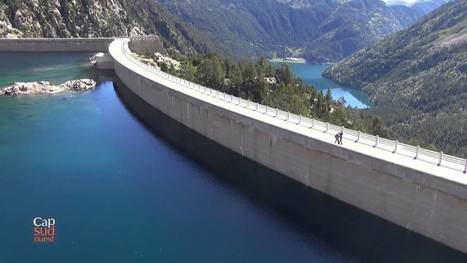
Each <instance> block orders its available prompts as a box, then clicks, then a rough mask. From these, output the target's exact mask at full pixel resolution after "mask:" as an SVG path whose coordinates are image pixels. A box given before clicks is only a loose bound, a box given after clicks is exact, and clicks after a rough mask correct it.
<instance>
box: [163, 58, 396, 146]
mask: <svg viewBox="0 0 467 263" xmlns="http://www.w3.org/2000/svg"><path fill="white" fill-rule="evenodd" d="M172 57H173V58H175V59H176V60H177V61H179V62H180V63H181V64H180V66H179V67H174V66H168V64H167V63H159V67H160V68H161V69H162V70H163V71H165V72H168V73H170V74H172V75H175V76H178V77H180V78H183V79H186V80H190V81H192V82H195V83H198V84H200V85H204V86H207V87H210V88H212V89H216V90H219V91H221V92H225V93H227V94H230V95H234V96H238V97H241V98H242V99H247V100H250V101H252V102H258V103H261V104H263V105H267V106H270V107H274V108H279V109H281V110H283V111H289V112H291V113H294V114H301V115H302V116H306V117H312V118H316V119H319V120H321V121H325V122H330V123H332V124H335V125H338V126H344V127H346V128H350V129H354V130H360V131H363V132H367V133H371V134H375V135H380V136H384V137H389V136H390V134H389V133H388V132H387V131H386V129H385V128H384V124H383V122H382V121H381V119H379V118H377V117H375V116H373V115H371V114H369V113H368V112H367V111H361V110H355V109H351V108H348V107H346V106H345V102H343V101H336V100H333V99H332V96H331V91H330V90H327V92H324V93H323V92H322V91H319V90H318V89H316V88H315V87H313V86H310V85H307V84H305V83H304V82H303V81H302V80H301V79H299V78H297V77H296V76H295V75H294V74H293V73H292V72H291V70H290V68H289V67H288V66H287V65H285V64H283V65H281V66H279V67H274V66H273V65H272V64H271V63H269V61H268V60H267V59H265V58H260V59H258V60H257V61H253V60H241V61H232V60H230V59H228V58H222V57H220V56H218V55H215V54H208V55H193V56H184V55H180V54H172Z"/></svg>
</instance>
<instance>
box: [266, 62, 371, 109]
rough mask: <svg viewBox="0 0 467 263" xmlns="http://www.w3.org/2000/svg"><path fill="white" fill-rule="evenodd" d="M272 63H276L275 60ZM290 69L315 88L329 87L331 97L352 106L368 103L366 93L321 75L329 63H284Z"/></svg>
mask: <svg viewBox="0 0 467 263" xmlns="http://www.w3.org/2000/svg"><path fill="white" fill-rule="evenodd" d="M273 64H275V65H278V63H277V62H274V63H273ZM286 64H287V65H289V66H290V69H291V70H292V71H293V73H295V75H297V76H298V77H300V78H301V79H303V81H304V82H305V83H307V84H310V85H313V86H314V87H315V88H316V89H318V90H322V91H323V92H325V91H326V90H327V89H331V93H332V97H333V98H334V99H338V98H341V97H343V98H344V99H345V101H346V102H347V105H348V106H350V107H353V108H358V109H365V108H368V107H369V105H370V102H369V98H368V95H366V94H365V93H364V92H362V91H359V90H357V89H352V88H349V87H344V86H341V85H339V84H337V83H336V82H334V81H332V80H330V79H327V78H325V77H323V75H322V74H323V72H324V71H325V70H326V69H327V68H328V67H329V66H330V64H307V63H286Z"/></svg>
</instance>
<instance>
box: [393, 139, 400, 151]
mask: <svg viewBox="0 0 467 263" xmlns="http://www.w3.org/2000/svg"><path fill="white" fill-rule="evenodd" d="M398 146H399V141H398V140H396V141H395V142H394V152H393V153H396V152H397V147H398Z"/></svg>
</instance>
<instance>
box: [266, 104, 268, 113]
mask: <svg viewBox="0 0 467 263" xmlns="http://www.w3.org/2000/svg"><path fill="white" fill-rule="evenodd" d="M268 111H269V106H268V105H266V114H267V113H268Z"/></svg>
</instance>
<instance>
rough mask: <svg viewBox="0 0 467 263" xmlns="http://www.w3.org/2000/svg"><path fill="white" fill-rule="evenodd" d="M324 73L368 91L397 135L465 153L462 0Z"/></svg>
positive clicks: (466, 5) (466, 14)
mask: <svg viewBox="0 0 467 263" xmlns="http://www.w3.org/2000/svg"><path fill="white" fill-rule="evenodd" d="M325 74H326V75H327V76H328V77H330V78H332V79H334V80H335V81H337V82H339V83H341V84H343V85H346V86H351V87H356V88H360V89H363V90H364V91H366V92H368V93H369V94H370V96H371V97H372V99H373V100H374V107H373V109H372V111H373V112H375V113H376V114H377V115H379V116H382V118H383V120H384V121H385V122H386V124H387V125H389V127H390V128H391V130H392V131H393V132H394V133H395V134H396V135H398V136H399V137H400V138H402V139H406V140H408V139H410V138H417V140H418V141H419V142H421V143H425V144H430V143H434V144H435V146H436V147H437V148H439V149H442V150H444V151H447V152H450V153H455V154H458V155H462V156H464V157H466V156H467V0H456V1H454V2H451V3H448V4H446V5H444V6H443V7H441V8H440V9H438V10H436V11H435V12H433V13H431V14H430V15H428V16H427V17H426V18H424V19H423V20H422V21H421V22H420V23H417V24H416V25H414V26H412V27H410V28H409V29H407V30H404V31H401V32H398V33H396V34H394V35H393V36H390V37H388V38H386V39H384V40H382V41H380V42H378V43H377V44H375V45H374V46H372V47H370V48H367V49H364V50H361V51H359V52H358V53H356V54H355V55H353V56H352V57H350V58H348V59H346V60H344V61H342V62H341V63H339V64H337V65H335V66H333V67H332V68H330V69H329V70H328V71H327V72H326V73H325Z"/></svg>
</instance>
